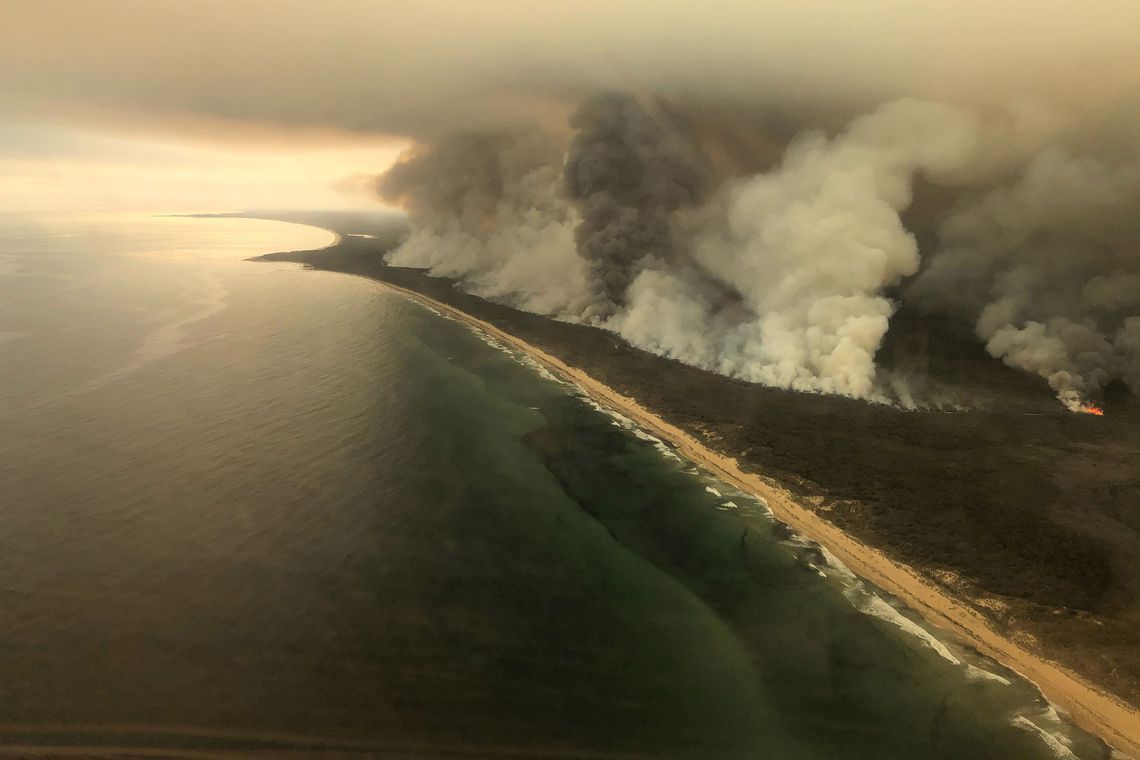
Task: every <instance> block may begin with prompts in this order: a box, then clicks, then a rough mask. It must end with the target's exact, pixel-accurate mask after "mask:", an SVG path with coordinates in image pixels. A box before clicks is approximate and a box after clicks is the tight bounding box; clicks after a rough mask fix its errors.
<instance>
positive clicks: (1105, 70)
mask: <svg viewBox="0 0 1140 760" xmlns="http://www.w3.org/2000/svg"><path fill="white" fill-rule="evenodd" d="M1138 50H1140V2H1136V0H1091V2H1083V3H1079V4H1078V3H1042V2H1040V0H1033V1H1028V0H987V1H984V2H983V1H981V0H925V1H923V0H910V1H909V2H906V1H903V0H877V1H876V2H860V1H859V0H798V1H796V2H792V1H790V0H783V1H780V2H776V1H775V0H703V1H702V2H676V1H670V0H625V1H624V2H613V1H612V0H565V1H562V2H547V3H539V2H534V1H533V0H525V2H524V1H523V0H486V1H484V2H474V1H473V0H435V1H433V0H424V1H421V2H417V3H414V4H412V3H405V2H387V1H386V0H325V1H323V2H320V3H315V2H308V1H304V2H303V1H301V0H247V1H245V2H243V1H242V0H196V1H194V2H186V0H179V1H178V2H166V1H165V0H72V1H70V2H67V1H65V0H0V124H2V126H0V207H2V208H8V209H16V210H19V209H34V208H46V207H52V206H56V205H61V206H69V207H79V206H92V205H113V206H116V207H120V208H128V207H135V206H140V207H141V206H145V207H147V209H153V208H156V207H166V206H168V205H172V206H175V207H177V208H178V209H180V210H181V209H191V208H193V209H213V208H233V207H253V206H309V207H329V206H360V205H366V204H368V203H370V202H375V201H370V200H369V199H368V198H367V197H366V196H365V195H364V194H363V193H362V192H360V184H361V183H360V182H359V181H356V180H354V179H353V177H354V175H365V174H374V173H376V172H378V171H380V170H382V169H383V168H384V167H385V166H386V165H388V164H390V163H391V161H392V160H393V159H394V157H395V155H396V154H397V153H398V152H399V150H400V149H401V147H402V146H405V145H407V144H408V143H409V140H411V139H414V138H415V137H417V136H420V137H424V136H432V135H434V134H436V133H439V132H443V131H447V130H450V129H453V128H455V127H456V126H461V125H478V124H485V123H494V122H496V121H499V120H506V119H507V117H509V118H510V119H518V118H519V116H520V115H525V116H526V117H527V118H529V119H534V120H538V121H542V122H546V123H548V124H549V125H551V126H552V127H554V128H557V127H559V125H562V124H564V119H565V114H566V113H567V112H568V110H569V109H570V108H571V107H572V106H573V104H574V102H575V101H576V100H577V99H578V98H579V97H580V96H581V95H582V94H583V93H588V92H591V91H594V90H598V89H606V88H622V89H628V90H631V91H634V92H645V93H652V94H653V95H655V96H658V97H661V98H665V99H673V100H676V101H683V102H684V103H685V104H686V105H687V106H688V107H689V108H691V109H700V108H708V109H714V110H716V109H721V110H724V109H728V110H733V109H735V110H743V111H752V112H754V111H756V110H763V109H779V110H781V111H783V112H784V113H785V114H791V115H792V116H791V118H805V119H806V118H808V116H807V115H809V114H810V115H811V118H815V119H818V120H822V121H824V122H826V121H827V120H828V118H830V117H834V118H835V119H836V120H837V121H838V120H840V119H842V118H846V117H847V116H849V115H851V114H853V113H855V112H857V111H860V110H865V109H867V108H869V107H871V106H873V105H875V104H878V103H880V102H882V101H885V100H889V99H891V98H893V97H896V96H899V95H919V96H923V97H928V98H936V99H942V100H947V101H950V102H969V103H971V104H978V105H982V106H1003V105H1006V104H1008V103H1010V102H1012V101H1017V100H1021V99H1034V100H1040V101H1045V102H1048V103H1050V104H1051V105H1054V106H1056V107H1058V108H1059V109H1061V110H1063V111H1069V112H1074V113H1080V114H1082V118H1085V117H1086V116H1087V115H1088V114H1094V115H1095V114H1099V113H1105V114H1108V115H1107V116H1106V118H1107V119H1110V120H1111V119H1114V118H1117V117H1118V116H1119V113H1124V114H1126V115H1128V116H1131V115H1133V114H1136V113H1140V110H1138V109H1137V103H1138V102H1140V99H1138V93H1140V57H1138V52H1137V51H1138ZM353 188H355V191H353Z"/></svg>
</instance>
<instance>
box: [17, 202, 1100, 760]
mask: <svg viewBox="0 0 1140 760" xmlns="http://www.w3.org/2000/svg"><path fill="white" fill-rule="evenodd" d="M331 238H332V236H331V235H330V234H329V233H327V232H324V231H321V230H316V229H313V228H308V227H300V226H297V225H287V224H283V223H279V222H269V221H259V220H248V219H187V218H163V217H144V216H130V215H115V216H109V215H108V216H96V215H88V216H74V215H73V216H45V217H19V216H12V215H0V755H2V754H3V753H4V751H5V748H7V749H9V750H12V749H13V748H23V749H28V748H30V749H28V751H29V752H39V753H45V754H50V753H51V752H55V751H59V752H63V751H64V748H67V751H72V750H74V749H76V748H89V749H91V750H92V751H102V752H110V751H116V752H123V753H128V752H151V753H160V754H169V755H171V756H180V755H182V756H203V755H205V756H215V755H219V754H225V753H229V752H233V753H241V752H250V753H254V754H257V755H259V756H269V755H274V754H278V753H279V754H281V755H282V756H284V755H289V756H310V755H320V754H326V755H330V756H331V755H334V754H338V755H339V754H346V755H350V754H353V753H360V754H364V755H382V756H386V757H403V756H407V757H438V756H446V757H523V758H530V757H536V758H537V757H574V758H581V757H598V758H609V757H614V758H618V757H621V758H625V757H671V758H773V759H779V760H782V759H784V758H786V759H788V760H800V759H801V758H802V759H803V760H814V759H816V758H837V759H839V758H842V759H844V760H852V759H859V758H866V759H868V760H870V759H872V758H873V759H875V760H883V759H884V758H908V759H910V758H945V759H946V760H951V759H959V758H969V759H970V760H982V759H984V758H993V759H994V760H1017V759H1018V758H1058V757H1060V758H1072V757H1075V758H1082V760H1083V759H1085V758H1088V759H1091V758H1104V757H1107V756H1108V751H1107V749H1106V748H1105V746H1104V745H1103V744H1102V743H1101V742H1099V741H1098V740H1096V739H1095V738H1093V737H1091V736H1089V735H1088V734H1086V733H1084V732H1082V731H1080V730H1077V729H1076V728H1074V727H1072V726H1071V725H1069V724H1068V723H1066V722H1065V721H1064V720H1063V719H1062V718H1061V717H1060V716H1058V715H1057V714H1056V712H1055V711H1054V710H1053V709H1052V708H1051V707H1050V706H1049V705H1048V704H1047V703H1046V702H1044V700H1042V699H1041V697H1040V695H1039V694H1038V693H1037V691H1036V690H1035V689H1034V688H1033V687H1032V686H1031V685H1030V684H1028V683H1026V682H1025V681H1024V680H1022V679H1021V678H1019V677H1018V676H1017V675H1016V674H1014V673H1011V672H1009V671H1007V670H1005V669H1003V668H1001V667H1000V666H998V665H996V664H995V663H993V662H989V661H987V660H984V659H983V658H981V657H979V656H978V655H977V654H976V653H973V652H970V651H968V650H965V649H963V648H962V647H960V646H958V645H956V644H955V643H954V642H952V641H949V640H948V639H947V638H946V637H945V636H943V635H942V634H941V633H938V632H936V631H933V632H932V631H931V630H929V629H928V628H927V627H926V626H924V625H923V624H922V623H921V621H919V619H918V618H917V617H916V616H915V615H914V614H913V613H912V612H910V611H908V610H906V609H905V608H903V607H902V606H901V605H899V604H898V603H897V602H895V601H894V600H893V599H891V598H890V597H889V596H887V595H885V594H883V593H881V592H879V591H877V590H876V589H874V588H872V587H870V586H868V585H867V584H865V583H863V582H861V581H860V580H859V579H857V578H855V577H854V576H852V575H851V574H850V573H849V572H847V571H846V570H845V569H844V568H843V567H842V566H841V565H839V564H838V563H837V562H836V561H834V560H833V559H832V558H831V557H830V556H829V555H828V553H827V552H826V550H824V549H822V548H821V547H819V546H817V545H815V544H812V543H811V542H808V541H804V540H802V539H800V538H799V537H797V536H795V535H794V534H792V533H790V532H789V531H788V530H787V529H786V528H784V526H782V525H781V524H780V523H778V522H777V521H775V520H774V519H773V518H772V516H771V515H770V513H769V512H768V510H767V508H766V506H765V505H764V504H763V503H762V502H760V501H758V500H756V499H754V498H752V497H750V496H748V495H746V494H743V493H740V492H738V491H736V490H735V489H733V488H731V487H730V486H728V485H726V484H724V483H721V482H718V481H716V480H715V479H713V478H711V477H709V476H707V475H705V474H703V473H701V472H699V471H697V470H696V469H695V468H694V467H693V466H692V465H691V464H690V463H688V462H686V461H685V460H683V459H682V458H680V457H678V456H677V455H676V453H675V452H674V451H673V450H672V449H671V448H670V447H669V446H668V445H666V444H664V443H662V442H660V441H658V440H657V439H655V438H653V437H652V436H649V435H647V434H645V433H644V432H642V431H639V430H638V429H637V428H636V427H635V426H634V425H632V424H631V423H630V422H629V421H627V420H623V419H622V418H620V417H618V416H615V415H612V414H610V413H608V412H607V411H606V410H604V409H601V408H599V407H598V406H596V405H595V404H593V403H592V402H591V401H590V400H589V399H588V398H586V397H584V396H583V395H582V393H581V392H580V391H579V390H578V389H576V388H575V387H573V386H571V385H568V384H566V383H564V382H562V381H560V380H559V379H557V378H555V377H553V376H551V375H550V374H549V373H546V372H545V371H544V370H542V369H541V368H540V367H538V366H537V365H535V364H534V363H533V362H531V361H530V360H529V359H527V358H526V357H525V356H520V355H519V354H517V353H516V352H513V351H511V350H508V349H507V348H505V347H503V346H501V345H498V344H496V343H495V342H494V341H492V340H490V339H488V338H486V337H485V336H482V335H480V334H477V333H475V332H473V331H472V330H471V329H469V328H467V327H466V326H464V325H462V324H459V323H457V322H455V321H453V320H451V319H449V318H446V317H444V316H442V315H440V314H437V313H434V312H433V311H431V310H430V309H428V308H425V307H423V306H421V305H418V304H416V303H414V302H412V301H409V300H407V299H405V298H404V297H402V296H401V295H399V294H397V293H394V292H393V291H391V290H388V289H386V288H385V287H383V286H381V285H379V284H376V283H373V282H370V281H366V280H363V279H358V278H353V277H349V276H345V275H338V274H331V273H320V272H311V271H303V270H302V269H300V268H299V267H297V266H295V265H291V264H279V263H263V262H249V261H246V260H245V259H246V258H248V257H250V256H253V255H256V254H260V253H265V252H269V251H273V250H295V249H304V248H314V247H320V246H322V245H325V244H327V243H329V242H330V241H331Z"/></svg>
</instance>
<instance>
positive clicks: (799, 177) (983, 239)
mask: <svg viewBox="0 0 1140 760" xmlns="http://www.w3.org/2000/svg"><path fill="white" fill-rule="evenodd" d="M1137 124H1140V3H1137V2H1135V0H1091V1H1090V2H1084V3H1079V4H1078V3H1041V2H1040V1H1039V0H1033V1H1030V0H988V1H987V2H981V1H978V2H975V1H974V0H925V1H923V0H919V1H918V2H901V1H900V2H896V1H894V0H876V1H874V2H870V1H860V0H798V1H796V2H791V1H790V0H779V1H777V0H703V1H702V2H679V1H674V0H625V2H612V0H610V1H604V2H603V1H602V0H573V1H570V0H567V1H566V2H550V3H535V2H533V0H526V1H523V0H487V1H486V2H471V1H469V0H436V1H433V0H423V1H422V2H418V3H414V4H412V3H395V2H384V1H383V0H325V2H321V3H313V2H307V1H303V0H248V1H245V2H243V1H242V0H197V1H196V2H185V1H180V2H166V1H164V0H74V1H73V2H65V1H63V0H0V210H17V211H20V210H43V209H49V208H52V207H60V208H81V207H86V206H93V205H94V206H99V205H102V206H113V207H117V208H136V207H137V208H146V209H147V210H219V209H231V208H235V207H266V206H277V207H282V206H293V207H309V208H314V207H349V206H353V207H359V206H366V205H374V206H380V205H381V204H389V205H394V206H401V207H403V208H405V209H406V210H407V211H408V213H409V220H410V222H411V225H412V233H411V236H410V238H409V239H408V241H407V243H405V245H404V246H403V247H402V248H401V249H400V250H398V251H397V252H396V253H395V254H394V255H393V261H394V262H396V263H403V264H409V265H417V266H425V267H430V268H431V269H433V271H434V272H435V273H437V274H444V275H448V276H453V277H457V278H459V279H460V280H461V281H462V283H463V286H464V287H466V288H468V289H470V290H472V291H475V292H479V293H482V294H484V295H486V296H488V297H491V298H496V299H499V300H503V301H507V302H510V303H513V304H515V305H517V306H520V307H521V308H527V309H530V310H533V311H538V312H542V313H548V314H552V315H556V316H559V317H561V318H565V319H574V320H582V321H587V322H591V323H594V324H597V325H599V326H602V327H605V328H606V329H610V330H613V331H615V332H617V333H619V334H621V335H622V336H624V337H625V338H626V339H627V340H629V341H630V342H632V343H634V344H635V345H639V346H641V347H644V348H647V349H649V350H652V351H656V352H658V353H662V354H665V355H668V356H673V357H675V358H678V359H680V360H682V361H686V362H689V363H692V364H696V365H698V366H703V367H706V368H708V369H711V370H714V371H717V372H722V373H725V374H730V375H734V376H738V377H742V378H745V379H749V380H753V381H756V382H763V383H767V384H771V385H776V386H781V387H790V388H796V389H800V390H811V391H822V392H831V393H841V394H845V395H850V396H855V397H860V398H878V399H886V400H902V399H900V398H899V395H900V393H899V392H898V391H897V387H898V383H899V382H900V379H899V378H892V379H891V382H893V383H894V387H895V388H896V391H890V390H889V388H888V385H890V383H888V382H887V381H886V380H885V379H884V376H883V373H882V372H880V371H879V370H878V368H877V367H876V361H875V353H876V350H877V349H878V347H879V345H880V344H881V341H882V339H883V336H884V334H885V332H886V330H887V329H888V326H889V324H890V319H891V317H892V315H893V314H894V313H896V311H897V309H898V308H900V304H906V305H909V306H911V307H913V308H915V309H917V310H919V311H924V312H932V313H939V314H943V315H945V316H948V317H951V318H955V319H960V320H964V321H965V322H968V323H969V324H970V325H971V326H972V327H973V329H974V331H975V332H976V334H977V337H978V339H979V340H980V341H981V342H982V343H983V344H984V345H985V346H986V348H987V350H988V351H989V352H990V353H991V354H992V355H993V356H995V357H997V358H1000V359H1001V360H1002V361H1004V362H1006V363H1007V364H1009V365H1010V366H1012V367H1015V368H1018V369H1021V370H1024V371H1026V372H1030V373H1034V374H1036V375H1039V376H1040V377H1041V378H1042V380H1043V381H1044V383H1047V384H1048V385H1049V386H1051V387H1052V389H1053V391H1054V392H1055V393H1057V395H1058V396H1059V397H1060V398H1061V400H1062V401H1063V402H1064V403H1065V404H1066V405H1068V406H1069V407H1070V408H1073V409H1080V408H1082V407H1083V405H1084V404H1085V402H1086V400H1087V399H1088V398H1090V397H1095V395H1096V394H1097V393H1099V391H1100V390H1101V389H1102V388H1103V387H1104V385H1105V384H1107V383H1109V382H1111V381H1112V380H1114V379H1121V380H1123V381H1124V382H1125V383H1128V384H1130V385H1131V386H1132V387H1133V388H1136V387H1138V386H1140V313H1138V306H1140V265H1138V262H1140V254H1138V252H1137V239H1138V237H1140V234H1138V233H1140V229H1138V227H1140V224H1138V222H1137V216H1138V215H1137V213H1136V207H1137V201H1138V200H1140V163H1138V162H1140V128H1138V127H1137ZM398 157H399V158H398ZM892 393H893V394H894V395H892ZM901 395H906V394H905V393H903V394H901Z"/></svg>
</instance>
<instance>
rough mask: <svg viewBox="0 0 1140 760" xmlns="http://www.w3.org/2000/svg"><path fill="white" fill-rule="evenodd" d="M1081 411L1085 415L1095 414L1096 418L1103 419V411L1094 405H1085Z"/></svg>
mask: <svg viewBox="0 0 1140 760" xmlns="http://www.w3.org/2000/svg"><path fill="white" fill-rule="evenodd" d="M1081 411H1082V412H1084V413H1085V414H1095V415H1096V416H1097V417H1103V416H1104V410H1103V409H1101V408H1100V407H1099V406H1097V405H1096V404H1087V405H1085V408H1084V409H1082V410H1081Z"/></svg>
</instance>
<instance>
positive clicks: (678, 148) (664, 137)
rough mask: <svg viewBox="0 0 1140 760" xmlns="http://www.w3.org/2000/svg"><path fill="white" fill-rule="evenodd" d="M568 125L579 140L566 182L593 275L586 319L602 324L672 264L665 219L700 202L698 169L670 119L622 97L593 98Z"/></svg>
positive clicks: (581, 248)
mask: <svg viewBox="0 0 1140 760" xmlns="http://www.w3.org/2000/svg"><path fill="white" fill-rule="evenodd" d="M570 125H571V126H572V127H573V128H574V129H576V130H578V133H577V135H576V136H575V137H574V139H573V141H572V142H571V144H570V149H569V152H568V153H567V156H566V164H565V167H564V170H563V172H564V173H563V176H564V179H565V182H566V191H567V193H568V195H569V196H570V198H571V199H573V200H574V202H575V203H576V204H577V206H578V211H579V214H580V216H581V222H579V223H578V226H577V227H576V228H575V230H574V239H575V242H576V244H577V247H578V253H579V255H581V256H582V257H583V258H584V259H585V260H586V261H587V262H588V263H589V267H590V286H591V288H592V290H593V292H594V298H595V302H594V304H593V306H591V308H590V309H589V310H588V312H587V314H586V316H588V317H594V318H598V319H604V318H606V317H608V316H610V315H612V314H613V313H614V312H616V311H617V310H618V309H619V308H620V307H621V306H622V305H624V303H625V293H626V289H627V288H628V287H629V284H630V282H632V281H633V278H634V277H635V276H636V275H637V273H638V272H640V271H641V270H642V269H645V268H647V267H648V266H651V265H652V263H653V262H654V261H655V260H657V261H661V262H668V261H670V260H671V259H673V258H674V257H675V256H676V254H677V251H676V250H675V242H674V240H673V234H672V231H671V229H670V214H671V213H672V212H674V211H676V210H677V209H679V208H681V207H683V206H687V205H690V204H692V203H693V202H694V201H696V200H697V199H698V196H699V195H700V189H701V186H702V184H703V174H704V173H703V171H702V170H701V166H702V163H703V162H702V161H701V160H700V156H699V151H698V150H697V149H696V148H695V147H694V146H693V143H692V142H691V141H690V140H688V139H687V138H686V136H685V135H684V134H683V130H682V129H680V126H681V125H679V124H678V123H676V120H675V119H673V118H672V117H670V116H668V115H661V116H657V117H656V118H655V115H650V114H649V113H648V112H647V111H646V110H645V109H644V108H642V107H641V105H640V104H638V103H637V101H636V100H634V99H633V98H632V97H631V96H629V95H627V94H625V93H614V92H610V93H603V94H600V95H597V96H594V97H592V98H590V99H589V100H587V101H585V102H584V103H583V104H582V105H581V106H579V107H578V110H577V111H576V112H575V113H574V115H573V116H572V117H571V118H570Z"/></svg>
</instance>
